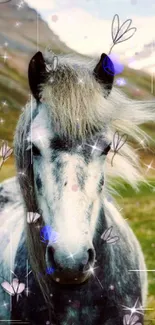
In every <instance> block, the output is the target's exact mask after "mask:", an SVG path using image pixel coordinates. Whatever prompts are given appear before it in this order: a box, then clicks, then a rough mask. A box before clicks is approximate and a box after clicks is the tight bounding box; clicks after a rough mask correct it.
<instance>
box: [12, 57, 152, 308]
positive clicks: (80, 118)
mask: <svg viewBox="0 0 155 325" xmlns="http://www.w3.org/2000/svg"><path fill="white" fill-rule="evenodd" d="M58 60H59V61H58V67H57V70H56V71H53V70H51V71H50V72H49V78H48V80H47V82H46V83H45V84H43V85H41V87H40V92H41V95H42V102H41V103H39V104H37V103H36V100H35V99H32V100H31V102H28V103H27V105H26V107H25V109H24V111H23V113H22V114H21V116H20V119H19V122H18V125H17V129H16V133H15V138H14V147H15V157H16V165H17V171H18V178H19V183H20V186H21V191H22V196H23V198H24V202H25V207H26V211H32V212H33V211H34V212H37V203H36V198H35V191H34V180H33V168H32V164H31V160H30V157H29V154H28V151H27V150H26V149H27V141H26V140H27V137H28V133H29V131H30V123H31V117H32V118H33V116H34V115H35V111H36V108H37V105H39V106H42V107H43V109H45V110H46V111H47V114H48V116H49V118H51V120H52V123H53V126H54V127H55V131H56V132H57V133H63V134H65V135H66V136H68V137H75V138H76V137H79V138H80V139H81V142H82V141H83V140H84V139H85V137H86V135H88V134H89V135H93V134H94V133H95V132H98V134H101V133H103V134H105V135H106V137H108V139H109V141H110V142H113V136H114V133H115V132H116V131H119V132H120V134H124V133H125V134H127V135H128V136H129V137H130V138H131V139H133V140H134V141H136V142H138V144H139V147H145V146H146V145H147V143H148V142H149V136H148V135H147V134H146V133H145V132H144V131H142V129H141V128H140V125H141V124H143V123H145V122H147V121H154V119H155V108H154V102H152V101H147V102H145V101H137V100H133V99H129V98H127V96H126V95H125V94H124V93H123V92H122V91H121V90H120V89H117V88H116V87H115V86H114V87H113V89H112V91H111V94H110V95H109V96H108V97H107V98H105V97H104V89H103V87H102V86H101V84H99V83H98V82H97V81H96V80H95V78H94V77H93V75H92V71H93V69H94V67H95V65H96V62H97V61H96V60H86V59H78V58H76V57H73V56H72V55H65V56H63V55H60V56H59V57H58ZM50 62H52V56H49V57H46V63H47V66H49V64H50ZM77 123H78V127H77ZM142 140H144V141H142ZM112 155H113V153H109V154H108V156H107V159H106V165H105V190H104V194H103V195H104V196H105V195H106V194H107V193H109V192H110V193H112V192H113V181H112V179H113V177H120V178H122V179H123V180H124V181H126V182H127V183H130V185H131V186H133V187H134V188H138V183H139V181H141V180H143V181H145V179H144V176H143V173H142V169H141V166H140V161H139V156H138V154H137V151H136V150H135V149H133V148H132V146H131V145H130V144H129V143H125V144H124V145H123V146H122V148H121V149H120V150H119V153H118V154H116V157H115V159H114V163H113V166H112V165H111V159H112ZM19 171H23V172H24V173H25V175H26V177H22V176H21V175H19ZM103 199H104V198H103ZM38 222H40V221H38ZM41 225H43V221H41V224H40V226H41ZM26 229H27V230H26V231H27V245H28V249H29V255H30V259H31V264H32V268H33V271H34V273H35V276H36V278H37V281H38V283H39V285H40V288H41V290H42V293H43V295H44V298H45V300H46V301H48V302H49V299H48V297H49V292H50V287H48V282H47V278H45V277H41V278H40V277H39V275H38V271H39V272H42V271H43V269H44V267H45V261H44V256H45V249H44V248H43V246H42V244H41V241H40V234H39V231H37V230H34V227H33V224H32V225H31V224H28V223H27V222H26ZM36 245H37V250H36V249H35V247H36Z"/></svg>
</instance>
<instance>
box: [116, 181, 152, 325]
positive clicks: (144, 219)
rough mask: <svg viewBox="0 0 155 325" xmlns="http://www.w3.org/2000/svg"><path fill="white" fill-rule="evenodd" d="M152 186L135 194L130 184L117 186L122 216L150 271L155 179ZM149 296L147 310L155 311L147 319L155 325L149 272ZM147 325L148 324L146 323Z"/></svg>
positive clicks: (141, 187) (147, 315)
mask: <svg viewBox="0 0 155 325" xmlns="http://www.w3.org/2000/svg"><path fill="white" fill-rule="evenodd" d="M149 181H150V183H149V184H150V185H151V186H147V185H145V184H141V185H140V188H139V189H140V190H139V192H137V193H135V192H134V190H133V189H132V188H131V186H129V185H128V184H124V188H123V187H122V186H121V187H120V186H116V187H115V188H116V189H117V190H118V191H119V194H120V195H121V198H119V197H117V202H118V203H119V205H120V206H121V208H123V210H122V211H121V214H122V215H123V216H124V218H125V219H128V220H127V222H128V223H129V225H130V226H131V228H132V229H133V231H134V233H135V235H136V237H137V238H138V240H139V242H140V244H141V247H142V251H143V253H144V256H145V260H146V265H147V269H148V270H155V191H153V187H154V189H155V179H150V180H149ZM148 282H149V295H148V306H147V308H151V309H154V310H152V311H147V312H146V319H154V323H152V324H155V272H148ZM146 324H148V323H147V322H146Z"/></svg>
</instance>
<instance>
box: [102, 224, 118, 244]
mask: <svg viewBox="0 0 155 325" xmlns="http://www.w3.org/2000/svg"><path fill="white" fill-rule="evenodd" d="M112 229H113V227H112V226H111V227H109V228H107V229H106V230H105V231H104V233H103V234H102V236H101V239H103V240H104V241H105V242H106V243H107V244H115V243H116V242H117V241H118V240H119V237H118V236H111V233H112Z"/></svg>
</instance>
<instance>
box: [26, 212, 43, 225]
mask: <svg viewBox="0 0 155 325" xmlns="http://www.w3.org/2000/svg"><path fill="white" fill-rule="evenodd" d="M39 218H40V214H39V213H37V212H28V213H27V222H28V223H35V222H36V221H37V220H38V219H39Z"/></svg>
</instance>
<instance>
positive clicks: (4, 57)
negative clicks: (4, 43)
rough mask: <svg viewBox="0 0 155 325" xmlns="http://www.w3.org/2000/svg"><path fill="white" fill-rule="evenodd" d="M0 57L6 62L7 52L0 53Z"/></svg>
mask: <svg viewBox="0 0 155 325" xmlns="http://www.w3.org/2000/svg"><path fill="white" fill-rule="evenodd" d="M1 58H2V59H3V60H4V63H5V62H6V60H8V59H9V58H10V57H9V56H8V55H7V53H6V52H5V53H4V55H1Z"/></svg>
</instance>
